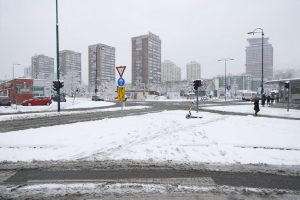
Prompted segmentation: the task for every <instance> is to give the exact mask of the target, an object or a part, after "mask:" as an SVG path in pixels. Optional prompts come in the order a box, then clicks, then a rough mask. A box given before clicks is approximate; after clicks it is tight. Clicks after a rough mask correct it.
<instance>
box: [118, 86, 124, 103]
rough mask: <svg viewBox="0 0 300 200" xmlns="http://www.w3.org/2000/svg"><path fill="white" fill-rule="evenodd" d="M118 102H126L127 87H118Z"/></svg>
mask: <svg viewBox="0 0 300 200" xmlns="http://www.w3.org/2000/svg"><path fill="white" fill-rule="evenodd" d="M118 100H119V101H125V87H119V86H118Z"/></svg>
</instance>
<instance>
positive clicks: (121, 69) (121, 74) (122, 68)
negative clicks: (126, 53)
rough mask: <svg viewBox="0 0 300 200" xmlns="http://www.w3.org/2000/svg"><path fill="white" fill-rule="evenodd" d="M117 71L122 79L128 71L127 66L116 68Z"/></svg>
mask: <svg viewBox="0 0 300 200" xmlns="http://www.w3.org/2000/svg"><path fill="white" fill-rule="evenodd" d="M116 69H117V71H118V73H119V75H120V77H121V78H122V76H123V73H124V71H125V69H126V66H120V67H116Z"/></svg>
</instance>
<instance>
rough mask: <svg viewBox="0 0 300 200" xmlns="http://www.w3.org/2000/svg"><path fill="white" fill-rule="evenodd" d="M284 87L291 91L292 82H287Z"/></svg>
mask: <svg viewBox="0 0 300 200" xmlns="http://www.w3.org/2000/svg"><path fill="white" fill-rule="evenodd" d="M284 87H285V88H287V89H289V88H290V82H289V81H286V82H285V83H284Z"/></svg>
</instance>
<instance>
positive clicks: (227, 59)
mask: <svg viewBox="0 0 300 200" xmlns="http://www.w3.org/2000/svg"><path fill="white" fill-rule="evenodd" d="M230 60H234V59H233V58H222V59H219V60H218V61H224V63H225V85H224V86H225V101H226V89H227V88H226V87H227V80H226V62H227V61H230Z"/></svg>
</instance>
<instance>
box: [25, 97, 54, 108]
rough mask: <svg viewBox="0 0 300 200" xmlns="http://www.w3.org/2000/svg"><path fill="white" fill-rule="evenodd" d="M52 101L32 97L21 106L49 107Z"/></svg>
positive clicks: (46, 98) (45, 98) (47, 98)
mask: <svg viewBox="0 0 300 200" xmlns="http://www.w3.org/2000/svg"><path fill="white" fill-rule="evenodd" d="M51 103H52V99H51V98H50V97H33V98H32V99H28V100H25V101H23V102H22V105H23V106H40V105H50V104H51Z"/></svg>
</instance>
